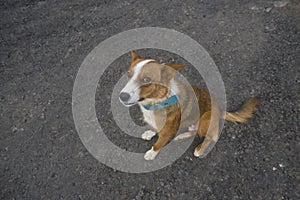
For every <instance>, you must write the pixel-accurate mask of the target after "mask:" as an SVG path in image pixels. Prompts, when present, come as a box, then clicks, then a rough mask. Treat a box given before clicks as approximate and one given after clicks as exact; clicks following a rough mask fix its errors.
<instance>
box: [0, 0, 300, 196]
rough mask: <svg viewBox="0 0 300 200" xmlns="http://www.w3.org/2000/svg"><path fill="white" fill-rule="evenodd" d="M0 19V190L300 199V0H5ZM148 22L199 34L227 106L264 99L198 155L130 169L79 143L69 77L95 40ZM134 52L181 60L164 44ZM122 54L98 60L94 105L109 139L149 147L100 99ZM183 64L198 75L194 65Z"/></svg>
mask: <svg viewBox="0 0 300 200" xmlns="http://www.w3.org/2000/svg"><path fill="white" fill-rule="evenodd" d="M277 6H278V5H277ZM0 24H1V31H0V32H1V37H0V59H1V63H0V64H1V65H0V101H1V104H0V109H1V110H0V119H1V122H0V131H1V132H0V199H264V200H265V199H275V200H279V199H295V200H296V199H300V184H299V182H300V172H299V171H300V170H299V167H300V164H299V161H300V156H299V153H300V151H299V150H300V148H299V141H300V136H299V109H300V108H299V105H300V104H299V103H300V102H299V81H300V80H299V75H300V73H299V70H300V45H299V44H300V3H299V1H290V2H289V3H288V4H287V5H285V6H282V7H275V6H274V1H230V0H227V1H216V0H211V1H192V0H186V1H179V0H175V1H165V0H162V1H146V0H145V1H136V0H129V1H128V0H125V1H124V0H122V1H108V0H104V1H103V0H102V1H94V0H91V1H86V0H79V1H57V0H56V1H35V0H33V1H28V0H7V1H4V0H2V1H1V2H0ZM144 26H157V27H166V28H171V29H175V30H177V31H180V32H183V33H185V34H187V35H189V36H191V37H192V38H193V39H195V40H197V41H198V42H199V43H200V44H201V45H203V47H205V48H206V50H207V51H208V52H209V54H210V55H211V57H212V58H213V59H214V60H215V62H216V64H217V66H218V67H219V70H220V72H221V74H222V78H223V81H224V84H225V88H226V95H227V100H228V102H227V103H228V109H229V110H233V109H235V108H237V107H238V106H239V105H240V104H241V103H242V102H243V101H245V100H246V99H247V98H249V97H251V96H258V97H259V98H260V99H261V104H260V105H259V107H258V111H257V112H256V114H255V116H254V118H253V119H251V120H250V121H248V122H247V123H245V124H240V125H236V124H232V123H226V124H225V128H224V130H223V134H222V136H221V138H220V140H219V142H218V143H217V145H216V147H215V148H214V149H213V151H212V152H211V153H210V154H209V155H208V156H207V157H206V158H204V159H196V158H194V157H193V149H194V148H195V145H196V142H195V143H193V145H192V146H191V148H190V149H189V150H188V151H187V152H186V153H185V154H184V155H183V156H182V157H181V158H180V159H179V160H177V161H176V162H175V163H173V164H172V165H170V166H168V167H166V168H164V169H161V170H159V171H155V172H151V173H146V174H129V173H123V172H119V171H115V170H113V169H111V168H109V167H107V166H105V165H103V164H101V163H100V162H98V161H97V160H96V159H94V158H93V157H92V156H91V155H90V154H89V153H88V152H87V150H86V149H85V147H84V146H83V144H82V143H81V141H80V138H79V136H78V134H77V132H76V130H75V126H74V122H73V118H72V107H71V99H72V87H73V83H74V80H75V77H76V74H77V71H78V69H79V67H80V65H81V63H82V61H83V59H84V58H85V57H86V56H87V55H88V53H89V52H90V51H91V50H92V49H93V48H94V47H95V46H97V45H98V44H99V43H100V42H101V41H103V40H105V39H106V38H108V37H110V36H112V35H114V34H116V33H119V32H122V31H124V30H128V29H132V28H138V27H144ZM139 53H141V54H142V55H143V56H146V57H153V58H156V59H162V60H163V61H165V62H167V61H173V62H182V59H181V58H178V56H177V57H176V56H175V55H172V54H169V53H168V52H162V51H155V50H144V51H143V50H142V51H139ZM183 62H184V61H183ZM128 63H129V54H126V55H124V56H122V57H120V58H119V59H118V60H116V61H115V63H114V64H113V65H112V67H111V68H109V70H107V71H106V74H105V76H104V77H103V78H102V79H101V82H100V83H99V85H100V86H101V87H99V90H98V91H97V96H96V100H97V105H96V109H97V114H98V117H99V121H101V125H102V126H103V127H104V130H105V131H106V134H107V135H108V137H109V138H110V139H111V140H112V141H113V142H114V143H115V144H117V145H119V146H120V147H122V148H126V149H128V148H131V149H130V150H132V151H137V152H145V151H146V150H147V149H148V148H149V147H150V146H151V142H150V143H149V142H144V141H142V140H138V139H135V138H131V137H130V136H124V134H122V133H121V131H120V130H119V129H118V128H117V127H116V125H115V123H114V122H113V120H112V115H111V113H110V111H109V109H108V108H107V107H105V106H103V105H104V104H105V102H110V94H111V91H112V88H113V86H114V84H115V83H116V81H117V80H118V78H119V77H120V76H121V75H122V73H124V72H125V70H126V67H127V65H128ZM181 72H182V73H183V74H184V75H185V76H186V77H188V79H189V81H190V82H192V83H193V84H196V85H200V86H204V83H203V81H202V80H201V77H199V76H196V75H195V74H194V73H193V68H192V67H191V66H188V67H187V68H186V69H183V70H182V71H181ZM132 115H133V116H139V112H138V110H137V109H136V108H133V109H132ZM137 118H138V117H137ZM195 140H196V141H197V139H195Z"/></svg>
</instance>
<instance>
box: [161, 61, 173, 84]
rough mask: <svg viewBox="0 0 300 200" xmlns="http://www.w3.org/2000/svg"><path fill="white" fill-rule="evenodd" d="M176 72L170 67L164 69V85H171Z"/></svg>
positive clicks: (162, 73) (162, 72) (162, 76)
mask: <svg viewBox="0 0 300 200" xmlns="http://www.w3.org/2000/svg"><path fill="white" fill-rule="evenodd" d="M175 74H176V70H174V69H173V68H172V67H170V66H169V65H166V64H165V66H164V67H163V68H162V71H161V79H162V82H163V83H169V81H170V80H172V79H173V78H174V77H175Z"/></svg>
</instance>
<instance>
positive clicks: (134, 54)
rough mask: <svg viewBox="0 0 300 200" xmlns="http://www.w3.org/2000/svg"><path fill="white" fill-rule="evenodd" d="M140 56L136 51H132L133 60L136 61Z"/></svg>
mask: <svg viewBox="0 0 300 200" xmlns="http://www.w3.org/2000/svg"><path fill="white" fill-rule="evenodd" d="M139 58H141V57H140V56H139V55H137V54H136V53H135V52H134V51H131V62H134V61H136V60H137V59H139Z"/></svg>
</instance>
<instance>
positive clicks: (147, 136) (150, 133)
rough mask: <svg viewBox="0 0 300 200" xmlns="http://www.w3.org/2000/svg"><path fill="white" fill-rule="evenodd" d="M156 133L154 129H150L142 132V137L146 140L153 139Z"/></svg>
mask: <svg viewBox="0 0 300 200" xmlns="http://www.w3.org/2000/svg"><path fill="white" fill-rule="evenodd" d="M155 135H156V133H155V132H154V131H151V130H148V131H145V132H144V133H143V134H142V138H143V139H144V140H151V139H152V138H153V137H154V136H155Z"/></svg>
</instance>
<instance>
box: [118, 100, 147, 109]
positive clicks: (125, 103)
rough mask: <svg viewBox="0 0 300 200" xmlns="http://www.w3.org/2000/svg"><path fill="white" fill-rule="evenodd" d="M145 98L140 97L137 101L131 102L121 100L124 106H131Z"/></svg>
mask: <svg viewBox="0 0 300 200" xmlns="http://www.w3.org/2000/svg"><path fill="white" fill-rule="evenodd" d="M144 100H145V98H140V99H139V100H138V101H137V102H133V103H128V102H122V103H123V104H124V105H125V106H127V107H130V106H133V105H135V104H137V103H138V102H141V101H144Z"/></svg>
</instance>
